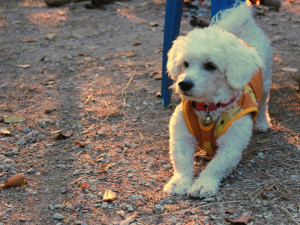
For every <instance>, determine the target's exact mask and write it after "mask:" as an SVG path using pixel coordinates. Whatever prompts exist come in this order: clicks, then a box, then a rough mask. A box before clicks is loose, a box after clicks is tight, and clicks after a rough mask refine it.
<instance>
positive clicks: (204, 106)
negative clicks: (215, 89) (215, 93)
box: [192, 95, 238, 111]
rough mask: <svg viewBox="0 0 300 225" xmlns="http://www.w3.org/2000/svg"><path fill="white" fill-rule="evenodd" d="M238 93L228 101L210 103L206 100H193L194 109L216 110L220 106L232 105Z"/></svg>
mask: <svg viewBox="0 0 300 225" xmlns="http://www.w3.org/2000/svg"><path fill="white" fill-rule="evenodd" d="M237 97H238V95H237V96H235V97H233V98H232V99H231V100H230V101H229V102H228V103H217V104H215V103H210V104H206V103H204V102H194V101H192V106H193V108H194V109H196V110H198V111H215V110H217V109H219V108H225V107H226V106H228V105H230V104H231V103H233V102H234V101H235V100H236V99H237Z"/></svg>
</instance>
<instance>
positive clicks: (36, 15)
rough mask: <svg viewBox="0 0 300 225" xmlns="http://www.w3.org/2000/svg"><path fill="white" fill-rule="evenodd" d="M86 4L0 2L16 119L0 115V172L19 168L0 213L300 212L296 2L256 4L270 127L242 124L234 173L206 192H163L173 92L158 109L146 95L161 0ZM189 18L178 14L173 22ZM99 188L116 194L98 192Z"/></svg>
mask: <svg viewBox="0 0 300 225" xmlns="http://www.w3.org/2000/svg"><path fill="white" fill-rule="evenodd" d="M84 4H85V3H75V5H65V6H62V7H60V8H48V7H47V6H46V5H45V4H44V2H43V1H42V0H1V4H0V77H1V79H0V116H2V117H7V116H9V115H13V114H21V115H23V116H25V117H26V121H24V122H22V123H11V124H6V123H4V122H3V120H1V118H0V121H1V122H0V129H3V128H5V129H7V130H9V131H10V132H11V134H10V135H4V134H2V135H0V183H4V182H5V181H6V180H7V179H8V178H10V177H11V176H12V175H13V174H16V173H25V177H26V178H27V180H28V184H27V185H26V186H25V187H16V188H7V189H2V190H0V201H1V204H0V224H1V225H3V224H4V225H15V224H82V225H83V224H120V223H121V222H122V221H124V220H125V221H126V218H127V221H132V223H133V224H228V223H227V222H225V220H224V218H226V217H227V218H233V219H236V218H239V217H240V216H241V215H243V214H250V215H251V217H252V219H251V221H250V223H249V224H299V223H300V211H299V210H300V202H299V197H300V195H299V193H300V182H299V180H300V179H299V178H300V166H299V163H300V155H299V153H300V150H299V131H300V117H299V109H300V107H299V103H300V95H299V76H300V74H299V53H300V45H299V43H300V37H299V31H300V29H299V28H300V15H299V12H300V3H299V2H297V1H291V0H290V1H282V7H281V9H280V11H279V12H276V11H269V12H266V13H265V15H257V16H255V18H256V20H257V23H258V24H260V26H261V27H262V28H263V30H264V31H265V33H266V34H267V36H268V37H269V39H270V41H271V44H272V46H273V47H274V53H275V54H274V72H273V84H272V90H271V93H270V104H269V105H270V107H269V111H270V117H271V123H272V130H271V131H269V132H267V133H255V134H254V135H253V138H252V141H251V143H250V145H249V146H248V148H247V149H246V150H245V151H244V154H243V158H242V161H241V162H240V164H239V166H238V168H237V170H236V171H235V173H234V174H233V175H231V176H230V177H229V178H228V179H226V180H224V181H223V182H222V185H221V188H220V191H219V192H218V193H217V194H216V195H214V196H210V198H207V199H204V200H203V199H198V200H195V199H189V198H187V197H179V196H167V195H166V194H164V193H163V192H162V189H163V186H164V184H165V183H166V182H167V181H168V180H169V178H170V177H171V175H172V166H171V164H170V161H169V153H168V120H169V118H170V116H171V114H172V112H173V109H174V106H175V105H177V104H178V103H179V102H180V99H179V97H178V96H175V95H173V99H172V104H171V105H170V106H169V107H167V108H164V107H162V105H161V103H160V99H159V98H157V97H156V93H157V92H158V91H160V82H161V81H160V80H159V79H157V77H159V76H160V74H161V64H162V63H161V58H162V55H161V54H162V53H161V49H162V42H163V26H164V10H165V1H163V0H144V1H138V0H131V1H122V2H121V3H120V2H116V3H113V4H110V5H107V6H105V9H102V10H99V9H95V10H87V9H85V8H84ZM191 29H192V27H191V26H190V25H189V19H188V18H183V19H182V25H181V34H185V33H186V32H187V31H189V30H191ZM60 130H61V131H60ZM71 131H72V135H71V136H70V132H71ZM60 132H62V133H63V132H69V134H68V135H66V137H62V136H59V135H58V134H59V133H60ZM59 137H60V138H61V139H59ZM205 164H206V162H205V161H204V160H198V162H197V163H196V170H197V172H199V171H200V170H201V169H202V168H203V166H205ZM106 190H112V191H113V192H115V193H116V195H117V199H115V200H113V201H111V202H109V203H106V202H103V197H104V194H105V191H106ZM54 216H55V217H56V218H54ZM130 216H133V217H132V218H133V219H132V220H130V218H128V217H130Z"/></svg>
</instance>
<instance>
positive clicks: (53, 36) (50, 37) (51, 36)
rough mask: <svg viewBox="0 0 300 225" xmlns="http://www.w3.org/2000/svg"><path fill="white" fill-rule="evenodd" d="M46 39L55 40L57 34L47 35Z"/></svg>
mask: <svg viewBox="0 0 300 225" xmlns="http://www.w3.org/2000/svg"><path fill="white" fill-rule="evenodd" d="M45 38H46V39H47V40H53V39H55V38H56V33H51V34H46V36H45Z"/></svg>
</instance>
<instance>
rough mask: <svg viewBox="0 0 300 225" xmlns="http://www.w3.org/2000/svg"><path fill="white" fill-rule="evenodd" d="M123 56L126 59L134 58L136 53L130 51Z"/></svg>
mask: <svg viewBox="0 0 300 225" xmlns="http://www.w3.org/2000/svg"><path fill="white" fill-rule="evenodd" d="M125 55H126V57H134V56H136V53H135V52H133V51H130V52H126V54H125Z"/></svg>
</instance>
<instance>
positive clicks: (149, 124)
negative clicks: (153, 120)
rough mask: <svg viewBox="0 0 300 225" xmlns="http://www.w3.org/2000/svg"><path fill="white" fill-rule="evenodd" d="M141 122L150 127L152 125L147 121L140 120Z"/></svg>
mask: <svg viewBox="0 0 300 225" xmlns="http://www.w3.org/2000/svg"><path fill="white" fill-rule="evenodd" d="M142 121H143V123H145V124H147V125H149V126H150V127H152V125H151V124H150V123H148V122H147V121H145V120H142Z"/></svg>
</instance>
